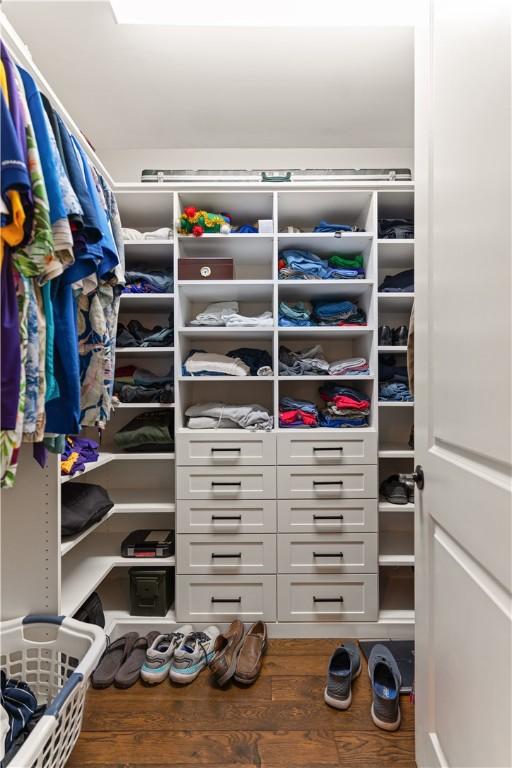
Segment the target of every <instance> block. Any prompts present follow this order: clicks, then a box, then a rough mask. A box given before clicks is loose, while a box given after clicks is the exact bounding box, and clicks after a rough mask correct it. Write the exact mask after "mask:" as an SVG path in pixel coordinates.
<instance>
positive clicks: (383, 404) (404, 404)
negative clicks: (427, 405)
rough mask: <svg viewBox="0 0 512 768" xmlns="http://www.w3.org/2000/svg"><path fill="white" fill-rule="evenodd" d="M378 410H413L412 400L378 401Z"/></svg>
mask: <svg viewBox="0 0 512 768" xmlns="http://www.w3.org/2000/svg"><path fill="white" fill-rule="evenodd" d="M379 408H414V400H408V401H407V400H406V401H402V400H397V401H391V400H390V401H387V400H379Z"/></svg>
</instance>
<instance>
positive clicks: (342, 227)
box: [313, 219, 364, 232]
mask: <svg viewBox="0 0 512 768" xmlns="http://www.w3.org/2000/svg"><path fill="white" fill-rule="evenodd" d="M363 231H364V230H361V229H359V227H355V226H352V224H330V223H329V222H328V221H324V220H323V219H322V221H321V222H320V223H319V224H317V225H316V227H315V228H314V229H313V232H363Z"/></svg>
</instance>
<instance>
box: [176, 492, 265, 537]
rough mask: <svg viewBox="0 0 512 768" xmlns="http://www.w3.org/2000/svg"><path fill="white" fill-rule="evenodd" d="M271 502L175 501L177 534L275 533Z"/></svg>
mask: <svg viewBox="0 0 512 768" xmlns="http://www.w3.org/2000/svg"><path fill="white" fill-rule="evenodd" d="M275 531H276V502H275V501H253V500H252V499H251V500H247V501H233V500H231V499H226V500H225V501H179V502H178V514H177V532H178V533H212V534H217V533H218V534H219V535H223V534H226V533H257V534H259V533H275Z"/></svg>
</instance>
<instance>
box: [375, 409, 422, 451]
mask: <svg viewBox="0 0 512 768" xmlns="http://www.w3.org/2000/svg"><path fill="white" fill-rule="evenodd" d="M413 424H414V409H413V408H380V409H379V452H380V451H381V450H382V451H386V452H404V451H407V452H413V451H414V447H411V446H410V445H409V439H410V437H411V430H412V427H413Z"/></svg>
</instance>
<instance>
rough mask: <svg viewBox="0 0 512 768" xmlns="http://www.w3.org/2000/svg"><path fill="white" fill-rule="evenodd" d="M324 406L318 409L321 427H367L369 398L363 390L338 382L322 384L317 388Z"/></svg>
mask: <svg viewBox="0 0 512 768" xmlns="http://www.w3.org/2000/svg"><path fill="white" fill-rule="evenodd" d="M318 391H319V393H320V397H321V398H322V400H323V401H324V402H325V403H326V407H325V408H323V409H322V410H321V411H320V426H321V427H338V428H339V427H367V426H368V423H369V416H370V400H369V398H368V395H367V394H366V393H365V392H359V391H358V390H357V389H352V387H344V386H342V385H339V384H324V385H323V386H321V387H320V389H319V390H318Z"/></svg>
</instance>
